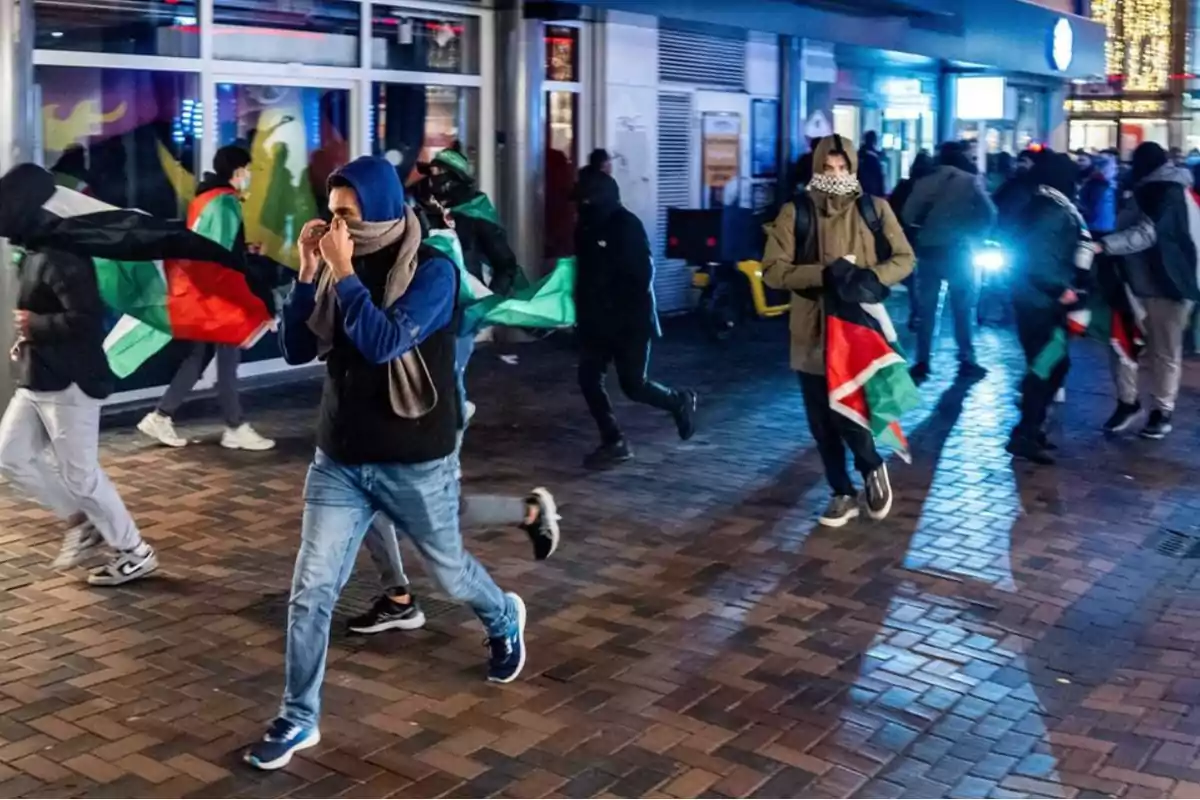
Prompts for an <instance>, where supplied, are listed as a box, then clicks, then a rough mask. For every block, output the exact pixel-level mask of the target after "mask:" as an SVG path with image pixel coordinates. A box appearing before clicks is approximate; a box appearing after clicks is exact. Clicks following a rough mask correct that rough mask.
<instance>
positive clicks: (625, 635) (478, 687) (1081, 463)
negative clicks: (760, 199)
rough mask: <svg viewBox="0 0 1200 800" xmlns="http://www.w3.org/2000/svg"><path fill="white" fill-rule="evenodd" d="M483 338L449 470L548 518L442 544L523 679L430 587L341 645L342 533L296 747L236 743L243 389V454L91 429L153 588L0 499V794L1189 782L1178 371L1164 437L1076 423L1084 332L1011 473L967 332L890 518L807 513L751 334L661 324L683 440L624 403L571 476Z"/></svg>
mask: <svg viewBox="0 0 1200 800" xmlns="http://www.w3.org/2000/svg"><path fill="white" fill-rule="evenodd" d="M515 352H518V353H519V354H520V357H521V363H520V364H519V365H517V366H507V365H504V364H502V363H501V362H500V361H499V360H498V359H496V357H495V356H496V353H497V351H495V350H492V351H482V352H481V353H480V354H479V355H478V356H477V357H476V359H475V363H474V365H473V373H472V376H471V378H472V380H471V383H472V388H473V396H474V398H475V399H476V400H477V401H478V402H479V406H480V412H479V417H478V418H477V419H478V424H477V426H476V427H475V428H474V429H473V431H472V434H471V436H470V438H469V441H468V446H467V453H466V457H465V466H466V480H467V484H468V485H469V487H470V488H472V489H475V490H490V489H498V490H503V491H513V492H522V491H524V490H525V489H527V488H528V487H529V486H530V485H531V484H532V483H535V482H545V483H547V484H548V485H550V486H552V487H553V488H554V489H555V490H556V491H557V492H558V494H559V496H560V498H561V500H562V504H563V512H564V514H565V515H566V517H567V525H568V527H567V528H566V537H567V538H566V541H565V544H564V546H563V548H562V550H561V551H560V555H558V556H556V557H555V559H553V560H552V561H550V562H548V563H545V564H534V563H532V562H531V561H530V560H529V558H528V554H527V543H526V542H525V541H524V539H523V538H522V537H521V536H520V534H512V533H509V532H500V531H492V532H477V533H474V534H472V535H471V537H470V540H471V546H472V548H473V549H474V550H475V552H476V553H477V554H478V555H479V556H480V557H481V559H482V561H483V562H484V563H486V564H488V565H489V566H490V567H491V568H492V569H493V571H494V574H495V575H496V577H497V578H498V580H499V581H500V583H501V584H502V585H503V586H505V587H511V588H513V589H517V590H519V591H520V592H521V593H522V594H523V595H524V597H525V600H526V602H527V604H528V606H529V617H530V628H529V646H530V658H529V664H528V667H527V671H526V673H525V676H524V679H523V680H521V681H519V682H517V683H514V684H512V685H509V686H504V687H497V686H490V685H487V684H485V683H484V682H482V680H481V668H482V664H483V658H484V649H483V648H482V647H481V646H480V643H481V633H480V630H479V628H478V626H477V624H476V623H475V622H474V621H473V619H472V618H471V615H470V614H469V613H468V612H466V611H464V610H462V609H459V608H454V607H449V606H447V605H446V604H444V603H440V602H437V600H436V598H435V597H429V599H428V600H427V606H428V610H429V611H430V612H431V614H430V616H431V618H430V621H429V624H428V626H427V627H426V628H425V629H424V630H423V631H421V632H419V633H413V634H403V633H396V634H394V635H384V636H379V637H375V638H353V637H349V636H347V635H345V634H344V633H343V632H342V630H341V623H342V621H343V620H344V619H345V616H346V615H348V614H351V613H356V612H357V611H359V610H361V609H362V608H363V607H364V606H365V604H366V603H367V602H368V601H369V598H370V596H371V594H372V592H373V582H372V576H371V574H370V570H369V565H368V564H367V563H366V561H365V559H364V561H363V562H362V564H361V565H360V570H359V572H358V575H357V576H356V578H355V580H354V582H353V583H352V585H351V587H350V588H349V590H348V591H347V595H346V597H345V598H343V603H342V606H341V607H340V608H339V612H338V618H337V619H336V620H335V624H336V626H337V628H336V630H335V634H334V638H333V642H332V651H331V658H330V670H329V674H328V678H327V683H326V690H325V704H326V714H325V717H324V720H323V726H322V727H323V734H324V741H323V742H322V744H321V745H320V746H319V747H318V748H316V749H314V750H312V751H308V752H307V753H305V754H304V756H303V757H300V758H297V759H295V760H294V761H293V763H292V764H291V765H290V766H289V767H288V768H287V769H285V770H283V771H281V772H279V773H275V774H270V775H265V774H261V773H256V772H253V771H251V770H249V769H248V768H246V767H243V766H242V765H241V764H240V763H239V758H238V757H239V754H240V752H241V749H242V748H243V746H244V745H245V744H246V743H248V742H249V741H251V740H252V739H254V738H255V737H257V736H258V735H259V734H260V733H261V731H262V729H263V726H264V725H265V724H266V723H267V721H268V720H269V719H270V718H271V717H272V715H273V713H274V711H275V709H276V704H277V701H278V695H279V691H280V688H281V683H282V672H281V664H282V649H283V620H284V615H285V601H286V591H287V586H288V582H289V577H290V574H291V564H292V559H293V556H294V554H295V550H296V543H297V535H298V528H299V516H300V502H299V499H298V498H299V492H300V486H301V481H302V479H303V475H304V467H305V463H306V460H307V458H308V456H309V453H310V449H311V444H310V435H309V434H310V430H311V422H312V419H313V408H314V406H315V402H316V387H315V384H312V385H305V386H302V387H299V388H293V389H289V390H287V391H285V392H278V391H277V392H274V393H266V394H262V395H259V396H256V397H255V398H254V399H253V400H252V401H251V410H252V412H253V416H254V418H255V420H256V421H258V420H261V422H262V428H263V429H264V430H265V431H267V432H268V433H271V434H273V435H276V436H278V437H280V439H281V445H280V449H279V450H278V451H276V452H275V453H271V454H261V455H260V454H231V453H227V452H225V451H223V450H221V449H220V448H219V447H217V446H215V445H214V444H213V443H212V441H211V436H212V434H213V433H214V432H215V430H216V429H215V428H214V427H213V426H212V424H211V420H206V419H203V418H201V419H198V420H197V421H196V423H195V425H194V426H192V425H189V426H188V432H189V433H194V434H196V435H199V436H201V437H204V438H205V439H206V443H204V444H199V445H196V446H193V447H189V448H187V449H186V450H184V451H181V452H172V451H166V450H162V449H158V448H155V447H151V446H149V445H147V444H146V443H145V442H143V441H140V440H138V439H137V438H136V437H135V436H134V435H132V434H131V433H130V431H129V429H128V428H127V427H125V428H120V427H118V428H116V429H114V430H111V431H109V432H108V433H106V434H105V448H104V458H105V462H106V464H107V465H108V467H109V469H110V472H111V474H112V475H113V477H114V478H115V480H116V481H117V482H118V483H119V484H120V486H121V487H122V489H123V491H124V494H125V497H126V498H127V500H128V501H129V503H130V506H131V507H132V509H133V511H134V513H135V515H136V516H137V518H138V519H139V521H140V522H141V523H142V525H143V526H144V530H145V534H146V536H147V537H148V538H149V539H150V540H151V541H152V542H153V543H154V544H155V546H156V547H158V548H159V550H160V553H161V556H162V564H163V566H162V571H161V574H160V575H159V576H158V577H156V578H155V579H153V580H148V581H146V582H144V583H141V584H138V585H134V586H130V587H126V588H123V589H119V590H114V591H100V590H93V589H90V588H88V587H87V586H86V585H84V584H83V583H82V582H81V581H80V576H79V575H78V574H68V575H60V574H56V573H54V572H52V571H51V570H49V569H48V566H47V565H48V562H49V560H50V559H51V558H52V556H53V553H54V552H55V548H56V545H57V540H58V536H59V533H60V530H59V528H58V526H57V525H56V524H55V523H54V522H53V521H52V520H51V519H49V518H48V517H47V515H46V514H45V513H44V512H42V511H40V510H38V509H36V508H35V507H33V506H31V505H30V504H29V503H28V502H26V501H25V500H23V499H22V498H20V497H17V496H14V495H13V494H12V493H11V492H9V491H8V490H7V489H0V515H2V516H0V520H2V522H0V588H2V589H3V590H4V591H3V593H2V594H0V797H12V796H62V795H79V796H94V797H117V796H121V797H174V796H189V795H190V796H255V797H257V796H263V797H266V796H284V795H288V796H298V797H330V796H339V795H342V796H383V795H395V796H413V797H430V796H441V795H445V796H454V797H470V796H475V797H480V796H489V795H491V796H501V797H538V796H543V795H550V796H675V797H694V796H714V797H719V796H731V797H732V796H769V797H795V796H815V797H832V796H851V795H858V796H895V797H900V796H914V797H930V796H941V795H951V796H992V797H1013V796H1029V795H1034V796H1052V797H1097V796H1110V795H1111V796H1132V797H1143V796H1145V797H1149V796H1157V797H1161V796H1175V797H1197V796H1200V669H1198V667H1200V658H1198V653H1200V597H1198V595H1197V592H1196V590H1197V588H1200V578H1198V575H1197V565H1198V564H1200V561H1196V560H1177V559H1173V558H1170V557H1167V556H1164V555H1160V554H1158V553H1157V552H1155V550H1154V549H1153V547H1147V543H1148V542H1151V543H1152V542H1153V541H1154V538H1155V537H1156V536H1159V535H1160V532H1161V531H1162V530H1163V529H1164V528H1169V529H1177V530H1184V531H1190V530H1192V529H1194V528H1195V527H1196V520H1197V517H1198V516H1200V491H1197V489H1196V485H1197V481H1196V478H1197V470H1198V468H1200V455H1198V454H1197V445H1198V444H1200V426H1197V425H1195V424H1194V423H1193V422H1192V421H1191V420H1192V419H1193V418H1194V415H1195V411H1196V393H1195V390H1194V388H1193V389H1189V390H1188V391H1187V392H1186V394H1185V396H1184V398H1183V400H1182V403H1181V416H1180V428H1181V429H1180V430H1179V431H1178V432H1177V434H1176V435H1174V436H1173V437H1172V438H1171V439H1170V440H1168V441H1167V442H1164V443H1161V444H1150V443H1145V442H1141V441H1136V440H1127V441H1122V442H1107V441H1105V440H1103V439H1102V438H1101V436H1100V435H1098V434H1097V433H1096V429H1097V427H1098V426H1099V424H1100V422H1101V421H1102V419H1103V418H1104V416H1105V415H1106V414H1107V412H1108V411H1109V398H1108V389H1107V382H1106V378H1105V373H1104V371H1103V368H1102V366H1101V363H1100V357H1101V355H1102V354H1101V353H1100V352H1099V351H1098V350H1096V349H1094V348H1089V347H1087V346H1080V347H1077V356H1078V360H1077V364H1078V368H1077V370H1076V372H1075V373H1074V374H1073V375H1072V377H1071V382H1070V393H1069V394H1070V396H1069V399H1068V403H1067V406H1066V413H1065V414H1064V415H1063V416H1064V417H1065V421H1064V422H1063V423H1062V424H1061V428H1062V430H1061V431H1060V432H1059V434H1058V435H1059V438H1060V439H1061V440H1062V441H1064V444H1065V446H1064V458H1063V460H1062V464H1061V466H1060V467H1058V468H1056V469H1044V470H1033V469H1030V468H1027V467H1019V468H1017V469H1014V468H1013V467H1012V466H1011V465H1010V462H1009V460H1008V459H1007V458H1006V457H1005V456H1004V453H1003V452H1002V449H1001V448H1002V444H1003V437H1004V435H1005V433H1006V431H1007V429H1008V427H1009V425H1010V424H1011V423H1012V421H1013V417H1014V414H1015V410H1014V408H1013V404H1012V400H1013V385H1014V384H1015V382H1016V380H1017V378H1018V377H1019V372H1020V370H1019V363H1018V360H1017V358H1016V352H1015V347H1014V344H1013V342H1012V339H1011V338H1010V336H1008V335H1007V334H1003V333H997V332H995V331H985V333H984V334H983V344H982V354H983V356H984V358H985V359H986V360H987V361H988V362H989V363H992V364H995V365H997V366H996V368H995V369H994V370H993V372H992V374H991V376H990V377H989V378H988V379H987V380H986V381H984V382H983V383H981V384H979V385H977V386H975V387H973V388H971V389H970V390H969V391H963V390H961V389H959V388H955V387H952V386H950V385H948V383H947V382H945V381H944V380H943V381H942V382H938V381H934V382H932V383H931V384H930V385H929V386H928V387H927V389H926V390H925V392H924V394H925V401H926V407H925V408H924V409H922V410H921V411H920V412H919V413H917V414H915V415H914V419H913V424H912V425H911V434H912V435H911V439H912V444H913V448H914V451H915V463H914V464H913V465H912V466H911V467H901V466H899V465H897V466H896V467H894V468H893V476H894V481H895V484H896V488H897V491H898V501H897V504H896V509H895V512H894V513H893V516H892V518H891V519H890V520H888V521H887V522H886V523H884V524H870V523H866V522H864V523H861V524H856V525H854V526H852V527H848V528H845V529H843V530H841V531H830V530H824V529H821V528H817V527H815V526H814V524H813V516H814V513H815V512H816V511H817V510H818V509H819V506H820V505H821V503H822V502H823V500H824V496H825V488H824V486H823V485H822V482H821V479H820V469H819V464H818V462H817V459H816V456H815V454H814V452H813V450H812V447H811V444H812V443H811V440H810V438H809V437H808V435H807V433H806V430H805V424H804V420H803V415H802V412H801V410H800V402H799V397H798V392H797V390H796V387H795V385H794V379H793V378H791V376H790V375H789V374H788V373H787V372H786V369H785V364H786V353H785V346H784V344H783V335H782V331H781V330H780V329H779V328H778V327H768V328H763V329H761V330H759V331H758V333H757V335H756V336H755V337H754V338H752V339H750V340H746V341H742V342H740V343H737V344H734V345H731V346H729V347H727V348H724V349H720V350H717V349H713V348H711V347H710V346H708V345H705V344H702V343H699V342H689V341H687V340H686V337H679V336H677V337H675V338H674V340H673V341H672V342H669V343H668V344H667V345H666V346H664V347H663V348H662V350H661V353H660V357H658V358H657V360H656V366H657V369H656V372H658V374H660V375H663V376H669V377H670V378H671V379H672V380H685V379H686V380H687V381H689V382H691V383H692V384H693V385H695V386H697V387H698V388H699V389H701V390H702V397H703V405H702V408H703V421H704V427H703V430H702V433H701V434H700V435H699V436H698V437H697V438H696V439H695V440H694V441H693V442H691V443H689V444H686V445H681V444H679V443H678V442H676V441H674V438H673V435H672V431H671V430H669V426H668V424H667V421H666V420H664V419H660V418H658V417H656V416H653V415H652V413H647V412H643V411H641V410H634V409H631V408H629V407H627V406H626V407H623V408H622V409H621V411H622V412H623V417H624V419H625V420H626V421H627V424H628V432H629V434H630V435H631V437H632V439H633V441H634V442H635V444H636V445H637V447H638V454H639V458H638V460H637V461H636V462H635V463H633V464H631V465H629V466H628V467H626V468H623V469H621V470H620V471H617V472H612V473H608V474H604V475H592V474H588V473H586V472H584V471H583V470H582V469H581V468H580V467H579V458H580V456H581V455H582V453H583V452H584V450H585V449H586V448H587V447H589V446H590V445H591V440H592V431H591V427H590V424H589V422H588V420H587V419H586V416H585V413H584V412H583V408H582V404H581V402H580V401H579V400H578V398H577V396H576V394H575V393H574V389H573V367H572V365H571V358H570V353H569V352H568V351H566V350H565V349H563V348H562V347H561V346H555V345H553V344H550V343H547V344H541V345H533V346H525V347H524V348H522V349H519V350H515ZM942 366H943V367H945V366H947V365H946V364H942ZM205 410H207V409H204V408H203V407H202V408H201V411H202V412H203V411H205ZM412 564H413V567H414V572H417V573H419V567H418V565H417V560H416V558H415V557H414V558H413V559H412ZM419 583H420V586H421V588H423V589H425V587H426V586H427V584H426V583H425V582H424V578H423V577H421V578H419ZM425 591H426V594H427V595H428V594H429V591H428V589H425Z"/></svg>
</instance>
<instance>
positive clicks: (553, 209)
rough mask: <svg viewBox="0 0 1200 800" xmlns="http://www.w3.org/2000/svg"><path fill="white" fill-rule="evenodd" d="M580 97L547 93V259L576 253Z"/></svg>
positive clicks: (545, 229) (544, 228)
mask: <svg viewBox="0 0 1200 800" xmlns="http://www.w3.org/2000/svg"><path fill="white" fill-rule="evenodd" d="M578 125H579V95H578V94H576V93H575V92H546V205H545V214H544V216H543V219H544V222H545V225H544V227H543V231H544V235H543V236H542V239H543V243H544V245H545V248H544V250H545V252H544V255H545V257H546V258H562V257H563V256H569V255H573V254H574V252H575V239H574V232H575V203H574V202H573V199H572V193H573V192H574V189H575V175H576V156H575V152H576V144H575V142H576V138H577V136H578Z"/></svg>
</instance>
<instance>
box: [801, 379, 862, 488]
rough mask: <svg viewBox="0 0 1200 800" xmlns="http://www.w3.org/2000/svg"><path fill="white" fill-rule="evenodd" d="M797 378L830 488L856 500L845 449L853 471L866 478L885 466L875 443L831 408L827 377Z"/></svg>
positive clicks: (809, 427) (858, 427) (809, 425)
mask: <svg viewBox="0 0 1200 800" xmlns="http://www.w3.org/2000/svg"><path fill="white" fill-rule="evenodd" d="M797 374H798V375H799V376H800V393H801V394H802V395H803V396H804V411H805V413H806V414H807V415H808V429H809V431H811V432H812V436H813V439H815V440H816V442H817V452H818V453H820V454H821V464H822V465H824V467H825V479H826V480H828V481H829V488H831V489H833V493H834V494H836V495H841V496H844V497H849V496H853V495H854V493H855V492H854V482H853V481H851V480H850V473H849V472H847V471H846V448H847V447H849V448H850V452H851V453H853V454H854V468H855V469H856V470H858V471H859V472H861V473H862V474H864V475H866V474H867V473H869V472H874V471H875V470H877V469H879V467H880V466H881V465H882V464H883V459H882V458H881V457H880V455H879V451H878V450H876V449H875V439H874V437H872V436H871V432H870V431H869V430H867V429H866V428H864V427H862V426H861V425H856V424H855V423H853V422H851V421H850V420H848V419H847V418H846V417H843V416H842V415H841V414H838V413H835V412H834V410H833V409H832V408H830V407H829V386H828V384H827V382H826V380H825V376H824V375H809V374H808V373H806V372H800V373H797Z"/></svg>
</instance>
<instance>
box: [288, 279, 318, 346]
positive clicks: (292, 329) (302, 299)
mask: <svg viewBox="0 0 1200 800" xmlns="http://www.w3.org/2000/svg"><path fill="white" fill-rule="evenodd" d="M316 304H317V285H316V283H300V282H298V281H297V282H296V283H295V284H293V285H292V291H291V292H290V293H289V294H288V298H287V302H286V303H284V305H283V314H282V315H281V319H280V322H279V347H280V349H281V350H282V351H283V360H284V361H286V362H287V363H289V364H307V363H308V362H309V361H312V360H313V359H314V358H316V357H317V337H316V334H314V333H313V332H312V330H311V329H310V328H309V327H308V318H309V317H311V316H312V312H313V308H314V307H316Z"/></svg>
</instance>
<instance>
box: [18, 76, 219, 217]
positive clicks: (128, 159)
mask: <svg viewBox="0 0 1200 800" xmlns="http://www.w3.org/2000/svg"><path fill="white" fill-rule="evenodd" d="M34 83H35V84H36V86H37V93H38V95H39V96H40V103H41V135H40V145H41V150H42V157H43V163H44V164H45V165H46V166H47V167H48V168H50V170H51V171H53V172H54V173H55V175H56V177H57V178H58V180H59V182H60V183H62V184H63V185H64V186H67V187H68V188H72V189H78V190H80V191H86V192H87V193H89V194H91V195H92V196H94V197H96V198H98V199H100V200H103V201H104V202H106V203H111V204H112V205H115V206H122V207H133V208H140V209H143V210H145V211H149V212H151V213H155V214H162V215H164V216H170V217H180V216H183V213H184V210H185V209H186V208H187V204H188V203H189V202H190V201H191V199H192V197H193V195H194V194H195V189H196V175H197V174H198V166H199V165H198V164H197V158H198V157H199V141H200V132H201V130H202V128H203V108H202V105H201V102H200V96H199V95H200V80H199V78H198V77H197V76H196V75H194V74H192V73H187V72H153V71H150V70H134V69H84V68H79V67H46V66H43V67H37V69H36V70H35V72H34Z"/></svg>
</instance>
